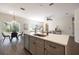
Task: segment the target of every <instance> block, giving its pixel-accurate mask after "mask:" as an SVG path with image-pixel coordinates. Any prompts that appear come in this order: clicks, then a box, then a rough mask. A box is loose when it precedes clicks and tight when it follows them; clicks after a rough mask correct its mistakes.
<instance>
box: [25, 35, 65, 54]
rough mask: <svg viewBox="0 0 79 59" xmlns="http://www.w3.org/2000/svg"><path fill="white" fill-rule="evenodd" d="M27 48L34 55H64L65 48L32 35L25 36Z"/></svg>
mask: <svg viewBox="0 0 79 59" xmlns="http://www.w3.org/2000/svg"><path fill="white" fill-rule="evenodd" d="M25 38H26V39H25V48H26V49H28V50H29V51H30V52H31V54H32V55H64V54H65V46H63V45H60V44H57V43H53V42H50V41H47V40H43V39H40V38H37V37H34V36H31V35H29V36H28V35H26V36H25Z"/></svg>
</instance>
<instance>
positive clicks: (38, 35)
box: [34, 34, 47, 37]
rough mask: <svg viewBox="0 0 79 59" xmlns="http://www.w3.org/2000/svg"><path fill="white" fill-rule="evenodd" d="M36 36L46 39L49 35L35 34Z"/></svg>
mask: <svg viewBox="0 0 79 59" xmlns="http://www.w3.org/2000/svg"><path fill="white" fill-rule="evenodd" d="M34 35H35V36H40V37H46V36H47V35H44V34H34Z"/></svg>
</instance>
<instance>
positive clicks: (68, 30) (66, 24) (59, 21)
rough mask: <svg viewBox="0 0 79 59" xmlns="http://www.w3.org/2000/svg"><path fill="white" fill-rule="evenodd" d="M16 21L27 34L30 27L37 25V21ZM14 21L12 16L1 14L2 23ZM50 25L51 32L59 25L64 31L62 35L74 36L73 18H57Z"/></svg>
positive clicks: (17, 19)
mask: <svg viewBox="0 0 79 59" xmlns="http://www.w3.org/2000/svg"><path fill="white" fill-rule="evenodd" d="M15 19H16V21H17V22H19V23H20V25H21V31H24V29H25V32H27V30H28V26H29V25H30V24H31V23H32V22H33V23H35V21H32V20H28V19H24V18H21V17H18V16H17V17H16V18H15ZM12 20H13V16H12V15H8V14H4V13H0V22H1V21H8V22H10V21H12ZM48 23H49V30H50V31H53V30H55V27H56V26H57V25H58V26H59V28H60V29H61V30H62V34H67V35H71V36H73V34H72V16H67V15H63V16H55V17H54V18H53V20H52V21H49V22H48ZM24 27H25V28H24Z"/></svg>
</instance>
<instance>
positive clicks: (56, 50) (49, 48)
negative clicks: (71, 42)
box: [45, 41, 65, 55]
mask: <svg viewBox="0 0 79 59" xmlns="http://www.w3.org/2000/svg"><path fill="white" fill-rule="evenodd" d="M45 54H46V55H63V54H65V47H64V46H62V45H59V44H56V43H53V42H49V41H45Z"/></svg>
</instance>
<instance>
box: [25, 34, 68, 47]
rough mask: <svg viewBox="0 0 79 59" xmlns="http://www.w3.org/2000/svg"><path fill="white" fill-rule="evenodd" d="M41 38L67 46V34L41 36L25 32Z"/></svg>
mask: <svg viewBox="0 0 79 59" xmlns="http://www.w3.org/2000/svg"><path fill="white" fill-rule="evenodd" d="M25 34H28V35H31V36H34V37H37V38H40V39H43V40H47V41H51V42H54V43H58V44H60V45H64V46H67V43H68V40H69V35H58V34H49V35H47V36H45V37H41V36H36V35H34V33H25Z"/></svg>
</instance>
